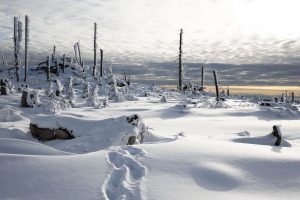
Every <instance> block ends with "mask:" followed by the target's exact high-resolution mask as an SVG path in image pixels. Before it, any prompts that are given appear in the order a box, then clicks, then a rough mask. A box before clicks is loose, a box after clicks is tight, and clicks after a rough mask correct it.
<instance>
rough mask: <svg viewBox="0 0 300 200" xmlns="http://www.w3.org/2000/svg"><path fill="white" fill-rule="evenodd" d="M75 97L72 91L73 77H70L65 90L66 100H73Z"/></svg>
mask: <svg viewBox="0 0 300 200" xmlns="http://www.w3.org/2000/svg"><path fill="white" fill-rule="evenodd" d="M74 97H75V92H74V89H73V77H72V76H70V78H69V83H68V88H67V98H68V99H70V100H73V99H74Z"/></svg>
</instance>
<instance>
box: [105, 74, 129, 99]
mask: <svg viewBox="0 0 300 200" xmlns="http://www.w3.org/2000/svg"><path fill="white" fill-rule="evenodd" d="M109 84H110V90H109V94H108V96H109V100H113V101H117V102H122V101H124V100H125V99H124V97H123V96H122V95H121V94H119V92H118V88H117V82H116V78H115V75H112V76H111V79H110V82H109Z"/></svg>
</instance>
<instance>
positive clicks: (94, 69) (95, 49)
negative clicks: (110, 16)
mask: <svg viewBox="0 0 300 200" xmlns="http://www.w3.org/2000/svg"><path fill="white" fill-rule="evenodd" d="M96 66H97V23H94V67H93V76H96Z"/></svg>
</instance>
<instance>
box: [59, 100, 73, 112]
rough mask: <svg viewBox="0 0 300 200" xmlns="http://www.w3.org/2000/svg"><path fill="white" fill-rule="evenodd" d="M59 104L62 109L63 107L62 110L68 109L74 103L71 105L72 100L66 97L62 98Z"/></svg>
mask: <svg viewBox="0 0 300 200" xmlns="http://www.w3.org/2000/svg"><path fill="white" fill-rule="evenodd" d="M59 106H60V109H61V110H66V109H70V108H72V105H71V103H70V101H68V100H67V99H65V98H62V99H61V100H60V102H59Z"/></svg>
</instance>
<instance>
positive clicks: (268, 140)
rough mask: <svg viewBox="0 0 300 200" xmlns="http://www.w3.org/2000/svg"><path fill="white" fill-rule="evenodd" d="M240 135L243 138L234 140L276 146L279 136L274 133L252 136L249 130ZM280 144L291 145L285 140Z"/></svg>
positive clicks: (234, 140)
mask: <svg viewBox="0 0 300 200" xmlns="http://www.w3.org/2000/svg"><path fill="white" fill-rule="evenodd" d="M238 136H240V137H241V138H236V139H233V140H232V141H233V142H236V143H246V144H256V145H268V146H274V144H275V142H276V140H277V138H276V137H274V136H273V135H272V134H269V135H266V136H260V137H252V136H251V135H250V134H249V132H247V131H245V132H241V133H238ZM280 146H281V147H291V144H290V143H289V142H287V141H285V140H282V142H281V144H280Z"/></svg>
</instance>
